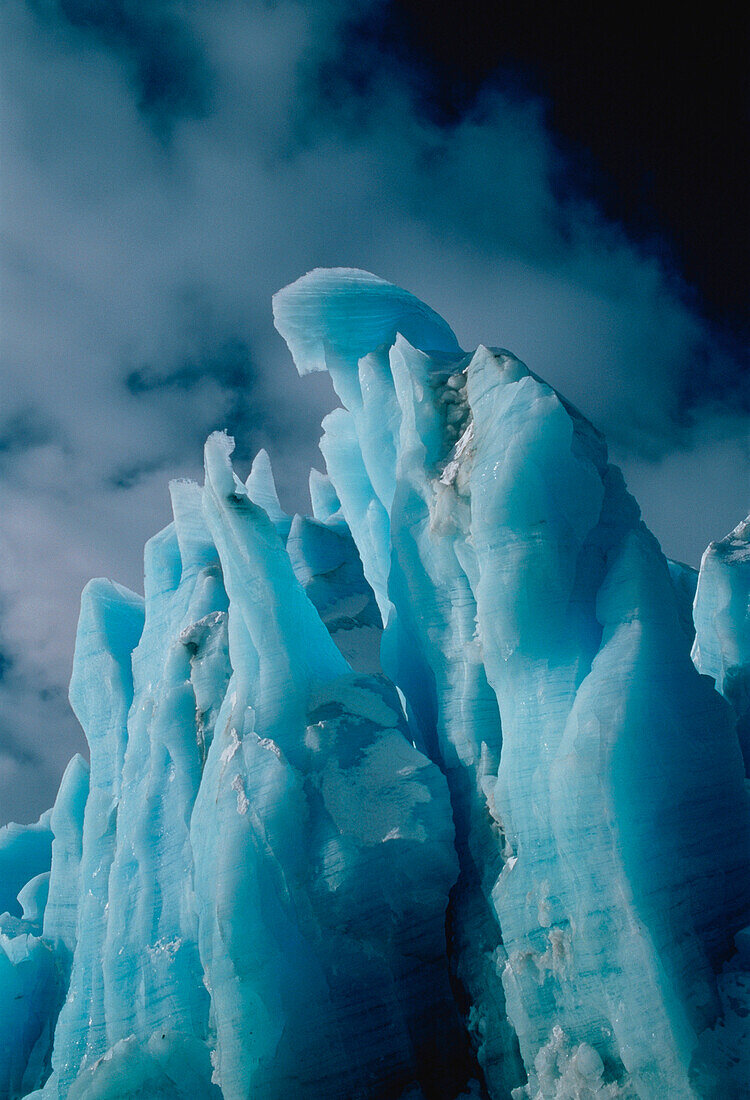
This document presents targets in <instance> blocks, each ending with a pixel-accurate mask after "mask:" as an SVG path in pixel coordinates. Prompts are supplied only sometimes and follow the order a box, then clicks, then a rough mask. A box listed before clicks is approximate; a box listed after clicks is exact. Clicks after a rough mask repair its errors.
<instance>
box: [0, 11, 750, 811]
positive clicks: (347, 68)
mask: <svg viewBox="0 0 750 1100" xmlns="http://www.w3.org/2000/svg"><path fill="white" fill-rule="evenodd" d="M385 10H386V9H385V8H384V5H383V4H382V3H379V4H378V3H373V4H368V5H364V4H360V5H357V7H356V12H355V15H356V19H355V18H354V17H353V15H352V9H351V8H350V7H348V6H345V5H344V4H343V3H340V2H334V0H328V2H321V3H315V4H303V3H297V2H292V0H278V2H276V3H272V4H263V3H255V4H252V3H245V2H240V0H216V2H215V3H212V4H211V5H207V4H204V5H200V4H193V5H189V4H187V3H185V4H182V5H180V4H177V3H169V4H168V3H150V4H146V3H145V0H144V2H143V3H140V4H135V3H131V4H125V3H122V2H120V3H117V4H101V5H99V4H94V3H93V2H92V3H91V4H90V5H89V4H86V5H84V4H78V5H75V6H73V5H72V4H70V3H65V4H63V2H62V0H60V2H59V3H55V4H47V5H44V6H43V7H42V6H41V5H40V4H38V3H37V4H35V5H34V7H29V6H28V5H24V4H23V3H21V2H20V0H6V4H5V5H4V6H3V7H2V9H0V19H2V22H3V28H2V32H3V33H2V34H0V73H1V74H2V80H3V84H4V86H5V90H4V100H3V104H4V105H3V107H2V126H3V131H4V138H3V145H4V164H3V173H2V176H1V177H0V186H1V187H2V190H3V196H2V208H3V211H4V214H3V217H4V226H3V230H4V233H3V237H2V240H0V249H2V252H3V256H4V257H5V272H6V274H5V278H4V285H3V306H2V308H3V319H2V320H3V324H2V331H1V332H0V340H1V341H2V349H1V354H2V362H3V364H4V369H3V371H2V377H1V379H0V385H2V395H1V397H0V409H2V415H1V417H0V475H1V476H0V514H1V515H2V517H3V520H2V524H0V555H1V556H2V560H3V562H4V566H5V567H4V570H3V571H2V573H1V574H0V638H2V647H1V648H2V651H3V653H6V654H7V655H8V656H9V657H10V658H11V660H12V662H13V665H12V674H9V675H8V676H7V677H6V679H5V680H4V681H3V683H2V685H0V688H1V689H2V690H0V817H8V816H13V815H19V814H23V815H24V816H26V817H27V818H28V817H32V816H36V815H37V814H38V812H39V811H40V810H41V809H43V808H44V806H45V805H46V804H48V803H49V801H50V800H51V798H52V796H53V793H54V787H55V784H56V782H57V780H58V779H59V775H60V772H61V770H62V768H63V766H64V764H65V762H66V761H67V759H68V758H69V756H70V755H71V753H72V752H73V751H75V750H77V749H81V748H82V747H83V746H82V738H81V735H80V731H79V730H78V728H77V724H76V722H75V719H74V718H73V716H72V714H71V713H70V711H69V708H67V706H66V705H65V704H64V689H65V685H66V684H67V682H68V680H69V677H70V665H71V655H72V642H73V637H74V631H75V619H76V615H77V605H78V599H79V593H80V590H81V588H82V587H83V584H84V583H85V582H86V580H88V579H89V577H91V576H97V575H102V574H105V575H109V576H112V577H113V578H115V579H116V580H118V581H119V582H121V583H124V584H126V585H128V586H130V587H133V588H138V587H140V584H141V580H140V577H141V571H142V548H143V543H144V542H145V540H146V539H147V538H148V537H149V536H150V535H152V534H153V533H154V532H155V531H156V530H158V529H159V528H160V527H161V526H163V525H164V524H165V523H166V522H168V521H169V511H168V503H169V502H168V493H167V482H168V480H169V478H171V477H178V476H187V477H195V478H200V477H201V464H202V453H201V448H202V442H203V440H204V439H205V437H206V435H208V433H209V432H210V431H211V430H213V429H214V428H217V427H219V428H220V427H227V428H229V430H230V431H233V432H234V433H235V434H236V436H237V442H238V449H237V452H236V458H237V462H238V466H239V471H240V472H243V466H244V472H246V469H247V465H248V463H249V460H250V459H251V457H252V455H253V454H254V453H255V451H256V450H257V449H258V448H259V447H266V449H267V450H268V451H269V453H270V454H271V458H272V461H273V466H274V472H275V475H276V477H277V481H278V484H279V490H280V494H281V497H282V500H283V501H285V502H286V504H287V506H288V507H296V508H301V507H304V506H305V495H306V494H305V483H306V477H307V472H308V470H309V467H310V465H311V464H313V463H315V464H317V465H318V466H320V458H319V455H318V454H317V451H316V443H317V439H318V437H319V423H320V419H321V417H322V415H324V413H325V412H326V411H328V409H329V408H330V407H331V405H332V404H333V396H332V392H331V387H330V383H329V381H328V379H327V378H326V377H325V376H322V375H316V376H313V377H310V378H307V379H304V380H300V379H299V378H297V376H296V373H295V371H294V369H293V367H292V365H291V362H290V359H289V356H288V354H287V352H286V349H285V348H284V347H283V345H282V344H281V341H280V340H279V338H278V337H277V335H276V333H275V332H274V330H273V327H272V322H271V308H270V300H271V295H272V294H273V292H274V291H275V290H277V289H278V288H279V287H281V286H283V285H285V284H286V283H288V282H290V281H292V280H293V279H295V278H297V277H298V276H299V275H300V274H302V273H303V272H305V271H307V270H309V269H310V268H312V267H315V266H332V265H341V264H344V265H351V266H359V267H364V268H367V269H369V270H372V271H375V272H377V273H378V274H380V275H382V276H384V277H385V278H388V279H391V280H392V281H394V282H397V283H400V284H401V285H403V286H406V287H408V288H409V289H410V290H412V291H414V292H415V293H416V294H418V295H419V296H420V297H421V298H423V299H424V300H426V301H427V302H429V303H430V305H432V306H433V307H434V308H436V309H437V310H438V311H439V312H441V313H443V314H444V316H445V317H446V319H447V320H448V321H449V322H450V323H451V324H452V325H453V327H454V328H455V330H456V332H457V334H458V336H459V339H460V341H461V343H462V344H463V346H464V347H467V348H468V347H473V346H475V345H476V344H477V343H478V342H480V341H481V342H484V343H488V344H497V345H501V346H505V347H509V348H511V349H513V350H514V351H515V352H516V353H517V354H519V355H520V356H521V357H522V358H524V359H525V360H526V361H527V362H528V363H529V365H530V366H531V367H532V369H533V370H535V371H536V372H537V373H539V374H540V375H542V376H544V377H546V378H547V379H548V380H549V381H550V382H551V383H552V384H554V385H556V386H557V387H558V388H559V389H560V390H561V391H562V392H564V393H565V394H566V395H567V396H568V397H569V398H570V399H571V401H573V402H574V404H576V405H577V406H578V407H579V408H581V410H582V411H583V412H584V413H585V414H586V415H588V416H589V417H591V418H592V419H593V420H594V421H595V422H596V423H597V425H598V426H599V427H600V428H601V429H603V430H604V432H605V433H606V434H607V435H608V437H609V438H610V441H611V442H612V443H613V444H614V450H615V456H616V457H617V458H618V459H620V460H623V461H624V463H625V467H626V475H627V477H628V480H629V481H630V483H631V484H632V485H633V486H634V487H635V488H636V490H638V495H639V498H640V500H641V503H642V505H643V506H644V513H645V516H646V519H647V521H648V522H650V523H651V524H652V525H653V526H654V527H655V529H656V531H657V534H658V535H659V536H660V537H661V538H662V539H663V540H664V543H665V549H666V550H667V551H668V552H669V553H671V554H672V555H673V556H676V557H679V558H682V559H685V560H692V561H696V559H697V557H698V555H699V553H700V550H701V549H702V548H703V546H704V545H705V544H706V543H707V542H708V540H709V538H712V537H715V536H717V535H722V534H724V533H725V532H726V530H728V529H729V528H730V527H732V526H734V524H735V523H736V522H737V520H738V519H739V518H740V512H741V511H742V510H743V509H744V508H745V504H746V502H745V497H746V495H747V494H746V475H745V469H746V466H745V465H743V464H745V463H746V462H747V434H746V421H743V420H742V419H741V416H740V412H741V409H742V407H743V406H742V401H744V397H742V391H741V389H740V386H739V381H740V373H739V368H738V366H737V358H736V355H735V353H734V350H733V349H732V348H731V347H729V346H725V345H723V344H722V343H721V342H720V341H719V340H718V339H717V338H716V335H715V333H713V332H712V331H711V330H710V328H709V327H708V326H707V324H706V323H705V321H704V320H703V319H702V318H701V317H700V315H699V314H698V313H697V312H696V310H695V309H694V308H693V306H692V305H691V302H690V299H689V296H688V295H687V293H686V291H685V288H684V287H682V286H681V285H680V281H679V278H678V277H677V275H676V273H675V271H674V269H673V267H671V266H670V265H669V263H668V262H667V261H666V259H665V258H664V257H663V256H661V255H660V254H659V252H658V250H657V251H654V249H653V248H652V249H650V250H645V249H643V248H642V247H640V246H636V245H634V244H633V243H632V241H630V240H629V239H628V237H627V236H626V234H625V233H624V232H623V231H622V229H620V228H619V227H618V226H615V225H612V224H610V223H608V222H607V221H606V219H605V218H604V217H603V216H602V214H601V213H600V212H599V211H598V210H597V208H596V207H595V206H594V205H593V204H592V203H591V202H590V201H588V200H587V199H586V198H585V197H581V196H580V195H579V194H578V193H577V192H576V191H575V189H573V188H571V186H570V173H569V172H568V164H569V163H570V162H569V161H568V160H566V157H565V156H564V155H563V154H562V153H561V151H560V148H559V145H558V143H557V142H556V141H555V140H554V139H553V137H552V136H551V134H550V132H549V128H548V125H547V121H546V118H547V114H546V107H545V105H544V104H543V103H541V102H540V101H539V100H537V99H534V98H531V97H529V96H528V95H526V94H524V93H523V92H522V91H516V92H514V94H510V93H509V91H508V90H507V89H506V90H505V91H498V90H497V89H494V90H492V89H491V90H488V91H487V92H486V93H485V94H484V95H480V96H479V97H477V99H476V100H475V102H474V104H473V106H472V108H471V110H470V111H468V112H466V113H463V114H461V115H460V116H459V117H456V118H454V119H452V120H450V121H445V120H440V122H439V123H438V122H437V121H436V120H435V119H434V118H432V117H431V116H430V114H429V112H428V111H426V110H425V109H424V104H423V103H422V101H421V98H420V94H419V91H418V88H417V87H416V85H417V83H418V82H416V81H415V79H414V71H415V70H413V69H410V68H409V66H408V59H406V58H405V57H404V55H403V53H401V52H400V51H399V49H398V48H396V47H395V46H394V44H393V43H391V42H388V41H386V40H380V39H378V37H377V35H373V34H372V33H371V30H370V31H367V33H364V32H363V31H362V23H361V20H362V15H363V12H364V13H365V14H367V13H369V17H370V18H371V20H374V21H375V22H374V24H371V26H372V25H375V26H377V19H378V17H379V14H380V13H382V12H383V11H385ZM358 21H359V22H358ZM392 47H393V48H392ZM180 58H187V59H188V62H189V63H187V64H185V65H184V66H183V65H182V63H181V62H180V61H179V59H180ZM149 73H157V74H158V73H161V76H159V77H158V79H157V77H155V76H154V77H153V78H152V77H148V74H149ZM149 81H151V82H150V83H149ZM149 89H150V90H149ZM166 134H168V137H169V140H168V141H165V140H164V137H165V135H166ZM2 440H4V441H5V449H4V450H3V449H2V442H1V441H2ZM50 692H51V693H52V694H51V695H50ZM43 696H46V698H43ZM6 732H7V736H6ZM24 754H25V755H24ZM32 760H33V761H36V763H34V764H33V765H32V764H30V763H29V761H32ZM8 807H10V808H8Z"/></svg>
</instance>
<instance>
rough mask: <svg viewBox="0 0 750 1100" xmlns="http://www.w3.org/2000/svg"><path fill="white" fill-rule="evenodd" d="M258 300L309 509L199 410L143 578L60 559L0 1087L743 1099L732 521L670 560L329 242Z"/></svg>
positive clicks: (390, 293) (243, 1097) (531, 399)
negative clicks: (332, 258) (200, 469)
mask: <svg viewBox="0 0 750 1100" xmlns="http://www.w3.org/2000/svg"><path fill="white" fill-rule="evenodd" d="M274 316H275V320H276V325H277V328H278V329H279V331H280V332H281V334H282V335H283V336H284V338H285V339H286V341H287V343H288V345H289V348H290V350H291V352H292V355H293V357H294V360H295V363H296V365H297V368H298V369H299V371H300V373H303V374H304V373H306V372H308V371H311V370H328V371H330V374H331V377H332V380H333V384H334V387H335V389H336V392H337V394H338V396H339V398H340V400H341V405H342V407H341V408H338V409H336V410H334V411H333V412H332V413H331V414H330V415H329V416H328V417H327V418H326V420H325V421H324V425H323V427H324V434H323V438H322V440H321V450H322V452H323V456H324V459H325V464H326V473H325V474H321V473H318V472H317V471H313V472H312V473H311V479H310V495H311V500H312V510H313V515H312V516H294V517H291V516H287V515H285V514H284V512H283V510H282V508H281V506H280V504H279V500H278V496H277V494H276V490H275V486H274V482H273V475H272V472H271V466H270V462H269V459H268V456H267V455H266V454H265V453H264V452H261V453H260V454H259V455H258V456H257V458H256V460H255V462H254V464H253V468H252V470H251V471H250V475H249V477H248V478H247V481H245V482H243V481H241V480H240V479H239V478H238V477H237V475H236V474H235V473H234V471H233V468H232V465H231V452H232V442H231V440H230V439H229V438H228V437H227V436H225V435H223V434H221V433H215V434H214V435H212V436H211V437H210V438H209V440H208V442H207V444H206V451H205V482H204V485H202V486H199V485H197V484H193V483H190V482H177V483H173V484H172V486H171V493H172V505H173V513H174V522H173V523H172V524H170V525H169V527H167V528H166V529H165V530H164V531H162V532H160V533H159V534H157V535H156V536H155V537H154V538H153V539H152V540H151V541H150V542H149V543H148V545H147V547H146V554H145V600H143V599H141V597H139V596H137V595H135V594H134V593H131V592H128V591H127V590H125V589H123V588H121V587H120V586H118V585H115V584H112V583H111V582H109V581H93V582H91V584H90V585H88V586H87V588H86V590H85V591H84V595H83V599H82V606H81V619H80V625H79V632H78V639H77V644H76V657H75V664H74V672H73V680H72V683H71V702H72V704H73V707H74V709H75V711H76V714H77V715H78V717H79V719H80V721H81V724H82V726H83V728H84V731H85V733H86V736H87V739H88V742H89V747H90V766H89V765H87V764H86V763H85V762H84V761H83V760H82V759H81V758H80V757H76V758H75V759H74V760H73V761H71V764H70V766H69V768H68V770H67V771H66V773H65V776H64V778H63V781H62V785H61V788H60V793H59V795H58V798H57V801H56V804H55V806H54V808H53V810H52V811H51V813H48V814H45V815H43V817H42V818H41V819H40V821H39V822H38V823H36V824H34V825H30V826H8V827H6V828H5V829H4V830H0V905H1V906H2V907H3V908H6V909H7V910H8V911H7V912H6V913H5V914H4V915H3V916H2V917H0V1100H5V1098H8V1100H9V1098H11V1097H12V1098H16V1097H23V1096H34V1097H35V1098H36V1100H68V1098H70V1100H76V1098H77V1100H95V1098H96V1100H116V1098H122V1100H124V1098H126V1097H139V1096H140V1097H155V1098H160V1097H161V1098H165V1100H166V1098H169V1100H194V1098H197V1100H200V1098H203V1097H206V1098H216V1100H221V1097H224V1098H226V1100H251V1098H252V1100H282V1098H283V1100H296V1098H298V1097H299V1098H302V1100H316V1098H320V1100H337V1098H340V1100H354V1098H360V1100H364V1098H372V1100H389V1098H401V1100H420V1098H421V1100H433V1098H434V1100H458V1098H459V1097H460V1098H464V1100H469V1098H470V1097H473V1098H480V1097H485V1098H493V1100H505V1098H507V1100H511V1098H512V1100H522V1098H535V1100H605V1098H613V1097H629V1098H640V1100H664V1098H669V1100H673V1098H674V1100H732V1098H734V1097H737V1098H741V1097H747V1096H750V928H749V927H748V925H749V924H750V811H749V808H748V793H747V787H746V783H745V769H746V761H745V762H743V749H744V751H745V753H746V754H747V749H748V740H747V737H748V726H747V723H748V715H749V713H750V702H749V700H750V679H748V677H749V676H750V672H749V671H748V670H749V669H750V664H749V661H750V634H748V630H749V629H750V612H749V610H748V590H749V589H750V578H749V575H748V574H749V563H750V555H749V554H748V533H749V532H750V527H748V525H747V524H746V525H742V524H741V525H740V526H739V527H738V528H737V529H736V530H735V531H734V532H732V534H731V535H730V536H728V537H727V538H726V539H725V540H723V541H721V542H718V543H712V545H711V547H709V549H708V550H707V552H706V555H705V556H704V560H703V563H702V566H701V571H700V575H699V576H698V578H697V591H695V576H694V574H692V572H691V571H690V570H689V569H688V568H687V567H683V566H680V565H678V564H676V563H672V562H667V561H666V559H665V558H664V557H663V555H662V553H661V550H660V548H659V546H658V544H657V542H656V540H655V539H654V538H653V536H652V535H651V534H650V533H649V532H648V531H647V530H646V528H645V527H644V526H643V524H642V522H641V521H640V516H639V512H638V508H637V505H636V504H635V502H634V501H633V499H632V498H631V497H630V496H629V495H628V493H627V491H626V489H625V485H624V483H623V480H622V477H621V475H620V473H619V471H618V470H617V469H616V468H614V467H612V466H610V465H609V464H608V462H607V453H606V446H605V444H604V441H603V440H602V438H601V436H599V434H598V433H597V432H596V431H595V429H594V428H592V426H591V425H590V424H588V423H587V421H586V420H585V419H584V418H583V417H582V416H581V415H580V414H579V413H578V412H577V411H576V410H575V409H574V408H572V407H571V406H570V405H569V404H568V403H567V402H566V401H565V400H564V399H563V398H562V397H560V395H558V394H557V393H556V392H555V391H554V390H552V389H551V388H550V387H549V386H547V385H546V384H545V383H544V382H542V381H541V380H540V379H538V378H537V377H536V376H535V375H533V374H532V373H531V372H530V371H529V370H528V369H527V368H526V367H525V366H524V365H523V364H522V363H520V362H519V361H518V360H517V359H516V358H515V357H514V356H512V355H511V354H509V353H508V352H506V351H502V350H500V349H488V348H484V347H480V348H478V349H477V350H476V351H475V352H474V353H472V354H466V353H465V352H464V351H462V350H461V349H460V348H459V346H458V344H457V341H456V338H455V336H454V335H453V333H452V332H451V330H450V328H449V327H448V326H447V325H446V323H445V322H444V321H443V320H442V319H441V318H440V317H438V316H437V315H436V314H435V313H433V312H432V311H431V310H430V309H429V308H428V307H427V306H425V305H423V303H421V302H419V301H418V300H417V299H416V298H414V297H413V296H412V295H410V294H408V293H407V292H405V291H403V290H400V289H398V288H396V287H393V286H391V285H390V284H388V283H386V282H384V281H383V280H381V279H377V278H376V277H375V276H372V275H369V274H367V273H365V272H359V271H354V270H350V269H336V270H332V271H315V272H312V273H311V274H310V275H307V276H305V277H304V278H302V279H300V280H299V281H298V282H296V283H294V284H293V285H292V286H291V287H288V288H286V290H284V291H281V292H280V293H279V294H277V295H276V297H275V299H274ZM694 591H695V612H694V626H693V618H692V616H691V614H690V605H691V602H692V600H693V594H694ZM691 645H692V646H693V651H692V656H693V660H692V661H691ZM696 666H697V667H696ZM746 760H747V756H746Z"/></svg>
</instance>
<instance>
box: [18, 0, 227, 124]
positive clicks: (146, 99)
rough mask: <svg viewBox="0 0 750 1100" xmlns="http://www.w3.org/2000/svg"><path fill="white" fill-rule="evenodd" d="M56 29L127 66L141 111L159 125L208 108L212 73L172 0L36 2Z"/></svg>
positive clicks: (35, 6) (191, 115)
mask: <svg viewBox="0 0 750 1100" xmlns="http://www.w3.org/2000/svg"><path fill="white" fill-rule="evenodd" d="M32 6H33V8H34V9H35V11H36V12H37V13H38V14H39V15H40V17H41V18H42V19H43V20H44V21H45V22H46V24H47V26H48V27H49V28H50V29H51V30H52V31H54V27H55V24H58V25H61V24H65V25H67V26H70V27H72V28H74V29H75V30H76V31H77V32H78V33H79V34H80V35H81V37H82V38H90V39H91V40H92V41H93V42H95V43H97V44H100V45H102V46H104V47H105V48H106V49H108V50H110V51H112V53H113V54H115V55H116V56H117V57H119V58H121V59H122V61H123V62H124V63H125V65H126V66H127V68H128V71H129V74H130V77H131V80H132V82H133V88H134V94H135V97H136V101H137V104H138V108H139V110H141V111H142V112H143V113H144V114H146V115H147V116H149V117H150V118H151V120H152V121H153V122H154V123H155V124H156V125H157V127H159V128H167V129H168V128H169V127H170V126H171V124H172V123H173V122H174V121H175V119H177V118H183V117H196V118H200V117H201V116H203V115H204V114H205V113H206V112H207V110H208V109H209V106H210V102H211V92H212V74H211V72H210V68H209V66H208V64H207V59H206V56H205V54H204V52H203V49H202V47H201V45H200V43H199V42H198V41H197V40H196V39H195V37H194V36H193V34H192V33H191V30H190V26H189V23H188V22H187V21H186V20H185V18H184V7H183V5H180V4H178V3H174V2H173V0H105V2H102V0H33V4H32Z"/></svg>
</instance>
